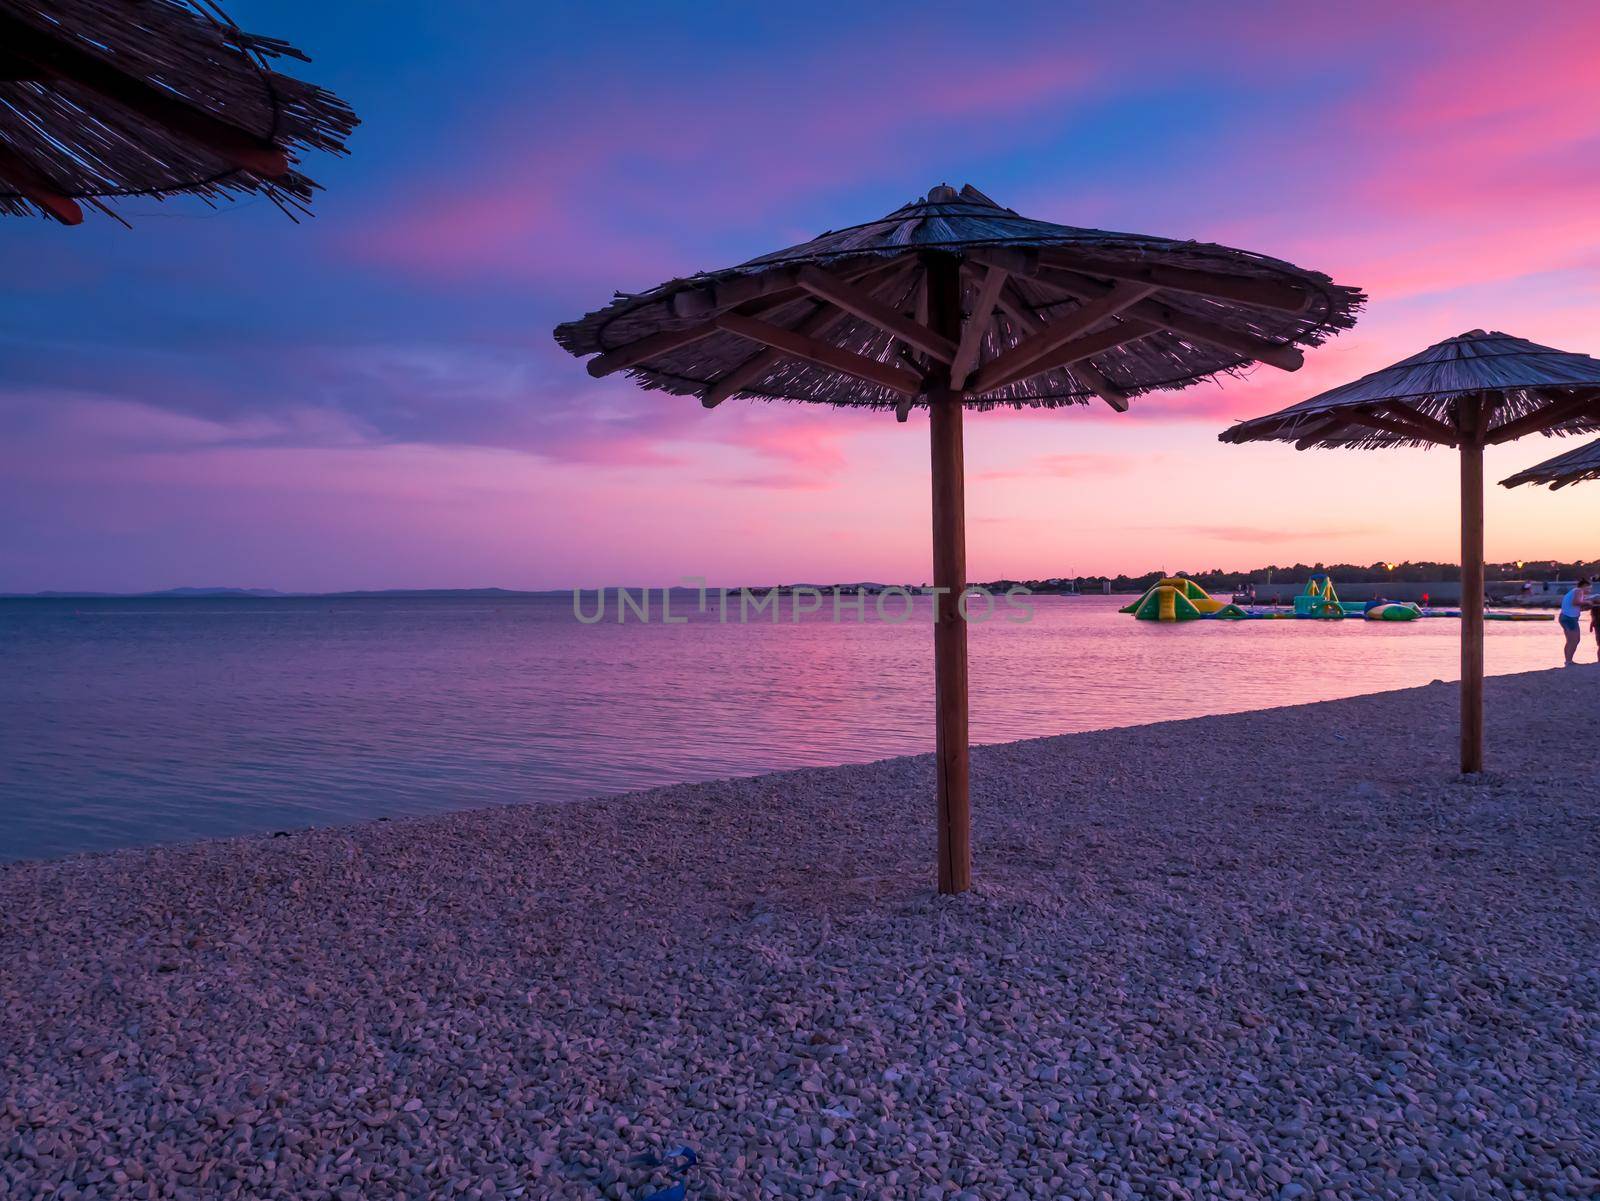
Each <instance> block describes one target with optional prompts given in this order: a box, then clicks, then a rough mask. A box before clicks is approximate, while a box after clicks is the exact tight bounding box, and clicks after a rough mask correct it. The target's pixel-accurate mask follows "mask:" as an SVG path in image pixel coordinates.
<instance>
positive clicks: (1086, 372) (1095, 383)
mask: <svg viewBox="0 0 1600 1201" xmlns="http://www.w3.org/2000/svg"><path fill="white" fill-rule="evenodd" d="M1000 311H1001V312H1003V313H1004V314H1005V315H1006V316H1007V317H1008V318H1010V320H1011V321H1012V323H1013V324H1015V325H1016V327H1017V328H1018V329H1020V330H1022V332H1023V333H1028V334H1036V333H1038V332H1039V331H1040V330H1041V329H1043V328H1044V322H1043V321H1041V320H1040V319H1039V318H1038V317H1037V316H1035V315H1034V312H1033V308H1032V306H1031V305H1029V304H1028V302H1027V300H1025V299H1024V298H1023V296H1022V293H1020V292H1018V291H1017V286H1016V284H1014V283H1010V282H1008V283H1007V284H1006V286H1005V287H1004V288H1002V289H1001V291H1000ZM1071 369H1072V374H1073V375H1075V376H1076V377H1077V378H1078V379H1079V380H1080V381H1081V382H1082V383H1083V384H1084V385H1085V386H1087V387H1088V389H1089V390H1090V391H1091V392H1093V393H1094V394H1095V395H1096V396H1098V397H1099V398H1100V399H1101V400H1103V401H1105V402H1106V403H1107V404H1108V405H1110V406H1111V407H1112V408H1113V409H1115V410H1116V411H1117V412H1119V413H1126V412H1127V411H1128V405H1129V403H1130V398H1129V396H1128V394H1127V393H1126V392H1124V391H1123V390H1122V389H1121V388H1119V387H1117V386H1116V385H1115V384H1113V383H1112V382H1111V381H1110V380H1109V379H1107V378H1106V377H1105V376H1104V375H1103V374H1101V372H1099V371H1098V370H1096V369H1095V368H1094V367H1093V366H1091V365H1090V363H1089V360H1088V359H1079V360H1078V361H1077V362H1076V363H1073V364H1072V368H1071Z"/></svg>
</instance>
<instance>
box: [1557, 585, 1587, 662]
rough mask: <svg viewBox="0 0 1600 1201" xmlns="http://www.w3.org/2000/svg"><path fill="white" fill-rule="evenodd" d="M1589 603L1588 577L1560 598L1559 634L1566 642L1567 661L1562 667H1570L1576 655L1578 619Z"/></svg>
mask: <svg viewBox="0 0 1600 1201" xmlns="http://www.w3.org/2000/svg"><path fill="white" fill-rule="evenodd" d="M1588 602H1589V577H1588V576H1584V577H1583V578H1582V579H1580V580H1579V581H1578V583H1577V586H1576V587H1573V588H1569V589H1568V590H1567V594H1566V595H1565V596H1563V597H1562V598H1561V616H1560V618H1558V620H1559V621H1560V622H1561V633H1562V635H1563V636H1564V637H1565V638H1566V640H1567V661H1566V663H1565V664H1563V666H1565V667H1571V666H1572V656H1573V655H1575V654H1577V653H1578V638H1579V634H1578V617H1579V616H1580V615H1581V614H1582V612H1583V609H1584V606H1585V605H1586V604H1588Z"/></svg>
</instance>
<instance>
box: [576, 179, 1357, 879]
mask: <svg viewBox="0 0 1600 1201" xmlns="http://www.w3.org/2000/svg"><path fill="white" fill-rule="evenodd" d="M1363 300H1364V297H1363V296H1362V295H1361V293H1360V292H1358V291H1356V290H1354V289H1352V288H1345V287H1340V286H1338V285H1336V284H1334V283H1333V282H1332V281H1330V280H1329V279H1328V278H1327V277H1326V276H1324V275H1319V274H1317V273H1315V272H1311V271H1306V270H1303V269H1301V268H1299V267H1295V266H1292V265H1291V264H1289V263H1285V262H1281V261H1279V260H1276V259H1270V258H1265V257H1263V256H1261V255H1256V254H1250V253H1247V252H1245V251H1241V250H1233V249H1229V248H1228V247H1225V246H1217V245H1212V244H1208V243H1197V242H1179V241H1173V240H1171V239H1167V238H1153V237H1143V236H1139V235H1135V234H1118V233H1107V232H1104V231H1101V230H1091V229H1077V228H1073V227H1070V226H1064V225H1053V224H1050V223H1048V222H1044V221H1034V220H1030V219H1028V218H1026V217H1022V216H1019V215H1018V214H1017V213H1015V212H1013V211H1012V210H1010V209H1007V208H1003V207H1002V206H1000V205H998V204H996V203H995V202H994V201H992V200H990V199H989V198H988V197H987V196H985V195H983V194H982V193H981V192H979V191H977V190H976V189H974V188H972V187H970V186H968V187H964V188H962V189H961V191H960V192H959V193H958V192H957V191H956V190H955V189H953V188H950V187H945V186H940V187H937V188H934V189H933V190H932V191H930V192H929V193H928V195H927V197H926V199H918V200H915V201H913V202H911V203H910V204H907V205H905V206H904V207H902V208H899V209H897V210H895V211H894V212H892V213H890V214H889V215H888V216H886V217H884V218H882V219H881V220H878V221H871V222H868V223H866V224H864V225H855V226H851V227H850V228H848V229H843V230H837V231H832V232H829V233H825V234H822V235H821V236H820V237H817V238H815V239H813V240H812V241H809V242H806V243H803V244H802V245H799V246H793V247H790V248H788V249H786V250H779V251H776V252H774V253H772V254H767V255H763V256H761V257H760V258H755V259H751V260H750V261H749V262H746V263H742V264H740V265H738V266H736V267H729V268H727V269H725V270H721V271H708V272H704V273H701V274H699V275H695V276H691V277H689V278H687V279H675V280H671V281H669V282H668V283H665V284H662V285H660V286H659V287H656V288H652V289H651V290H649V291H648V292H642V293H639V294H637V295H620V294H619V295H618V296H617V297H616V299H615V300H613V301H612V302H611V303H610V304H609V305H607V306H606V307H605V308H603V309H600V310H598V311H596V312H592V313H590V314H588V315H587V316H585V317H583V318H582V319H580V320H577V321H573V322H570V323H568V324H565V325H562V326H559V327H558V328H557V329H556V331H555V336H556V340H557V341H558V342H559V343H560V344H561V345H562V346H563V347H565V348H566V349H567V350H569V351H571V352H572V353H573V354H575V355H593V356H595V357H593V358H591V359H590V360H589V363H588V369H589V373H590V374H591V375H595V376H604V375H607V374H610V373H612V372H616V371H626V372H628V373H629V374H630V375H631V376H632V377H633V379H634V380H636V381H637V382H638V383H639V384H640V385H641V386H643V387H645V388H659V389H662V390H664V391H667V392H674V393H677V394H679V395H683V396H697V397H699V398H700V402H701V404H703V405H704V406H705V407H706V408H708V409H711V408H715V407H716V406H717V405H719V404H721V403H723V402H724V401H726V400H728V399H729V398H730V397H733V396H739V395H745V396H750V397H754V398H759V399H776V400H792V401H804V402H810V403H815V404H830V405H837V406H840V407H844V408H857V409H865V410H872V409H882V410H893V411H894V413H895V415H896V417H898V418H899V419H900V420H901V421H905V420H906V419H907V418H908V416H909V414H910V413H911V411H912V410H914V409H915V410H926V411H928V413H929V419H930V420H929V424H930V429H931V447H932V475H933V564H934V571H933V574H934V585H935V588H936V589H942V590H943V591H942V592H936V593H935V601H934V606H935V609H934V663H935V668H934V676H935V716H936V721H935V731H936V746H937V749H936V752H935V762H936V765H937V772H936V774H937V777H938V798H937V803H938V823H937V825H938V843H939V845H938V877H939V889H940V891H941V892H947V893H950V892H961V891H963V890H965V889H966V888H967V887H968V886H969V883H970V878H971V866H970V831H969V826H970V815H969V809H968V800H967V644H966V629H965V626H964V623H963V622H962V620H961V617H960V613H959V606H958V601H959V598H960V595H961V593H962V591H963V589H964V588H965V585H966V529H965V507H964V499H963V489H964V483H963V470H962V441H961V423H962V411H963V409H967V408H971V409H989V408H993V407H995V406H997V405H1010V406H1012V407H1014V408H1018V409H1020V408H1024V407H1039V408H1059V407H1065V406H1069V405H1078V404H1088V403H1100V402H1104V403H1106V404H1108V405H1110V406H1111V407H1112V408H1113V409H1116V410H1117V411H1119V412H1120V411H1125V410H1126V409H1127V408H1128V404H1129V400H1130V398H1132V397H1134V396H1137V395H1138V394H1139V393H1141V392H1147V391H1150V390H1152V389H1156V388H1181V387H1183V386H1184V385H1186V384H1190V383H1193V382H1194V381H1196V380H1200V379H1205V378H1208V377H1211V376H1215V375H1217V374H1219V373H1226V372H1233V371H1237V370H1239V369H1241V368H1243V367H1246V366H1249V365H1251V364H1253V363H1255V362H1263V363H1270V364H1272V365H1273V366H1276V367H1279V368H1283V369H1285V370H1290V371H1292V370H1294V369H1296V368H1297V367H1299V366H1300V363H1301V354H1300V350H1299V349H1298V348H1299V347H1301V346H1311V345H1316V344H1317V343H1320V342H1321V341H1323V340H1324V339H1325V338H1327V337H1328V336H1329V335H1330V334H1332V333H1334V332H1336V331H1338V330H1340V329H1344V328H1348V327H1349V326H1350V325H1352V324H1353V323H1354V320H1355V313H1356V310H1357V309H1358V308H1359V306H1360V304H1361V303H1362V301H1363Z"/></svg>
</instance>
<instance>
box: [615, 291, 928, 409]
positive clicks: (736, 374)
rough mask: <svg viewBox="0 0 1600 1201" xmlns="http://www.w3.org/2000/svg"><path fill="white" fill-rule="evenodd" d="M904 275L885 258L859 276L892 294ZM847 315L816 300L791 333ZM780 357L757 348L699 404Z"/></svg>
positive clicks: (743, 385)
mask: <svg viewBox="0 0 1600 1201" xmlns="http://www.w3.org/2000/svg"><path fill="white" fill-rule="evenodd" d="M907 274H908V272H907V270H906V269H905V268H904V267H902V266H901V265H900V264H897V263H895V262H894V261H893V260H885V261H883V262H880V263H878V264H877V265H875V266H874V267H873V268H872V270H871V272H870V274H868V275H863V276H862V277H860V278H861V282H863V283H868V284H871V285H873V286H874V287H877V288H881V289H882V290H883V291H886V292H890V293H893V292H895V291H896V289H897V288H899V287H900V286H902V285H903V284H904V281H905V279H906V276H907ZM885 276H887V277H888V278H887V280H885V279H884V277H885ZM849 315H850V314H848V313H846V312H845V311H844V310H843V309H836V308H834V307H833V306H832V305H831V304H826V303H823V302H821V301H818V302H816V303H815V304H813V305H812V307H811V311H810V313H809V314H808V315H807V316H805V317H804V318H802V319H801V321H800V322H799V323H798V324H796V325H795V326H794V327H793V328H794V332H795V333H797V334H801V335H804V336H805V337H808V338H817V337H821V336H822V335H823V334H826V333H827V332H828V331H829V330H830V329H832V328H833V327H834V326H836V325H838V324H839V323H840V322H841V321H843V320H845V319H846V318H847V317H849ZM783 358H784V355H783V352H782V351H778V350H772V349H771V348H768V349H766V350H762V351H758V352H757V353H756V354H753V355H751V356H750V357H749V358H747V359H745V360H744V361H743V362H742V363H739V364H738V365H737V366H735V367H734V368H732V369H731V370H730V371H729V372H728V373H727V374H726V375H724V376H723V377H722V378H721V379H720V380H718V381H717V382H716V383H714V384H712V385H711V387H709V388H707V389H706V390H705V392H704V393H702V394H701V397H700V403H701V404H702V405H703V406H704V407H706V408H708V409H714V408H716V407H717V406H718V405H719V404H721V403H722V402H723V401H725V400H727V399H728V398H729V397H730V396H737V395H738V394H739V393H740V392H743V391H745V390H746V389H747V388H749V387H750V386H751V385H753V384H755V383H756V382H757V381H758V380H760V379H761V378H762V377H763V376H764V375H766V374H767V372H769V371H771V370H772V369H773V368H774V367H776V366H778V365H779V364H780V363H781V362H783ZM592 361H593V360H591V362H592Z"/></svg>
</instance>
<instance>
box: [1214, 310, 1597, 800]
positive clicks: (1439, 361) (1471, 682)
mask: <svg viewBox="0 0 1600 1201" xmlns="http://www.w3.org/2000/svg"><path fill="white" fill-rule="evenodd" d="M1593 430H1600V361H1596V360H1595V359H1592V358H1590V357H1589V356H1588V355H1582V354H1570V353H1568V352H1566V351H1561V350H1554V349H1552V348H1550V347H1548V346H1540V345H1539V344H1538V343H1536V342H1528V341H1526V340H1524V339H1522V338H1513V337H1512V336H1511V335H1509V334H1502V333H1486V332H1484V331H1483V330H1481V329H1475V330H1472V331H1471V332H1470V333H1465V334H1462V335H1460V336H1459V337H1456V338H1449V339H1447V340H1445V341H1443V342H1440V343H1438V344H1437V345H1434V346H1430V347H1428V349H1427V350H1424V351H1423V352H1422V353H1421V354H1416V355H1412V356H1411V357H1410V358H1409V359H1402V360H1401V361H1400V362H1398V363H1396V364H1394V365H1393V366H1392V367H1385V368H1384V369H1383V370H1381V371H1374V372H1373V373H1372V374H1370V375H1364V376H1362V377H1361V378H1360V379H1358V380H1356V381H1354V382H1353V383H1349V384H1345V385H1344V386H1343V387H1339V388H1334V389H1333V390H1332V391H1329V392H1324V393H1322V394H1321V395H1320V396H1313V397H1312V398H1311V399H1310V400H1307V401H1302V402H1301V403H1300V404H1297V405H1291V406H1290V407H1289V408H1287V409H1284V410H1282V411H1281V412H1278V413H1273V414H1271V415H1269V416H1266V417H1257V418H1256V419H1255V420H1253V421H1241V422H1240V423H1239V424H1237V425H1235V426H1233V427H1231V428H1230V429H1228V430H1225V431H1224V432H1223V433H1222V434H1221V435H1220V437H1221V439H1222V441H1224V442H1260V441H1279V442H1293V443H1294V444H1295V447H1296V449H1298V450H1305V449H1306V448H1307V447H1311V446H1345V447H1354V448H1357V449H1362V450H1367V449H1374V448H1378V447H1386V446H1449V447H1454V448H1457V449H1459V450H1460V452H1461V770H1462V771H1463V772H1476V771H1482V770H1483V448H1484V447H1485V446H1493V445H1495V444H1497V443H1500V442H1509V441H1511V440H1512V439H1513V438H1520V437H1522V436H1523V435H1524V434H1534V433H1544V434H1569V433H1584V432H1588V431H1593Z"/></svg>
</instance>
